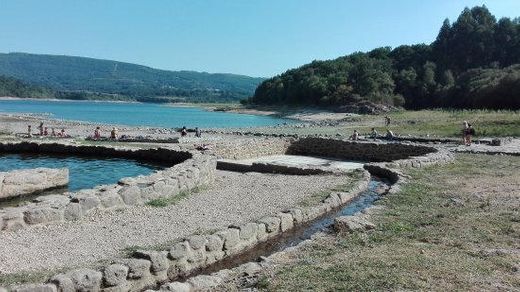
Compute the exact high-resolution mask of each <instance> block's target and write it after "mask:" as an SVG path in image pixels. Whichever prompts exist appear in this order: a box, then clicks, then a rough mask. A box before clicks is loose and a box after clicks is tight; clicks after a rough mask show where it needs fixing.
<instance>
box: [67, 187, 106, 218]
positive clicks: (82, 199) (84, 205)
mask: <svg viewBox="0 0 520 292" xmlns="http://www.w3.org/2000/svg"><path fill="white" fill-rule="evenodd" d="M71 202H73V203H78V204H79V205H80V206H81V209H83V214H86V213H87V212H88V211H90V210H92V209H94V208H97V207H98V206H99V205H100V204H101V201H100V200H99V198H98V197H97V196H96V195H95V191H94V190H90V191H81V192H79V193H77V194H75V195H74V197H73V198H72V200H71Z"/></svg>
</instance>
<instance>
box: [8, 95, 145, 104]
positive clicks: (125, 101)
mask: <svg viewBox="0 0 520 292" xmlns="http://www.w3.org/2000/svg"><path fill="white" fill-rule="evenodd" d="M0 100H31V101H66V102H110V103H143V102H140V101H132V100H96V99H81V100H78V99H60V98H34V97H15V96H0Z"/></svg>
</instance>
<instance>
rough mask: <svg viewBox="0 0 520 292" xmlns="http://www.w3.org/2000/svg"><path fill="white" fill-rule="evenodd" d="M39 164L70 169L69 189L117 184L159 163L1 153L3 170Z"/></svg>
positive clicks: (150, 169) (32, 166)
mask: <svg viewBox="0 0 520 292" xmlns="http://www.w3.org/2000/svg"><path fill="white" fill-rule="evenodd" d="M37 167H48V168H63V167H65V168H68V169H69V180H70V182H69V186H68V190H69V191H77V190H80V189H91V188H93V187H95V186H97V185H102V184H114V183H116V182H117V181H118V180H119V179H121V178H123V177H130V176H137V175H148V174H151V173H152V172H154V171H155V170H157V169H160V168H161V167H160V166H156V165H152V164H146V163H143V162H138V161H135V160H126V159H121V158H92V157H78V156H49V155H33V154H5V155H0V172H5V171H11V170H15V169H28V168H37Z"/></svg>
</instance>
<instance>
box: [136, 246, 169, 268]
mask: <svg viewBox="0 0 520 292" xmlns="http://www.w3.org/2000/svg"><path fill="white" fill-rule="evenodd" d="M134 256H135V257H137V258H142V259H146V260H149V261H150V262H151V263H152V264H151V270H152V272H154V273H158V272H161V271H166V270H168V268H169V267H170V261H169V260H168V252H166V251H148V250H139V251H137V252H135V254H134Z"/></svg>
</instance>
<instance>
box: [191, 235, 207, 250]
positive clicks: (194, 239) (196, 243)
mask: <svg viewBox="0 0 520 292" xmlns="http://www.w3.org/2000/svg"><path fill="white" fill-rule="evenodd" d="M188 242H189V243H190V247H191V248H192V249H200V248H203V247H204V246H205V245H206V242H207V240H206V238H205V237H204V236H202V235H192V236H190V237H189V238H188Z"/></svg>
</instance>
